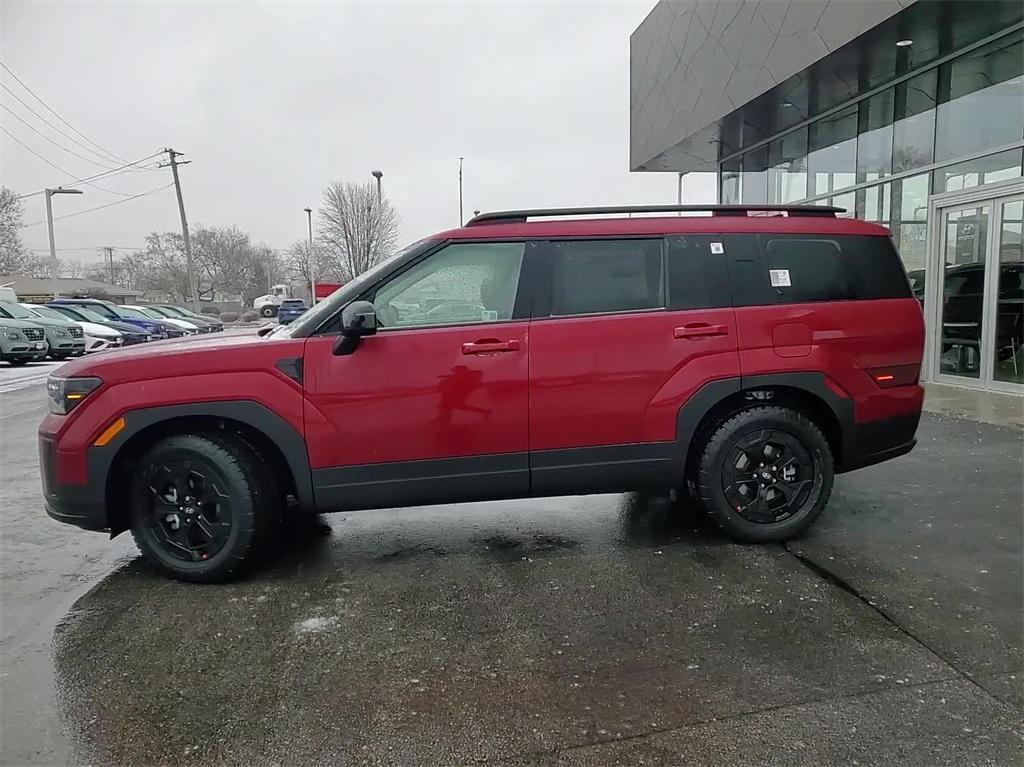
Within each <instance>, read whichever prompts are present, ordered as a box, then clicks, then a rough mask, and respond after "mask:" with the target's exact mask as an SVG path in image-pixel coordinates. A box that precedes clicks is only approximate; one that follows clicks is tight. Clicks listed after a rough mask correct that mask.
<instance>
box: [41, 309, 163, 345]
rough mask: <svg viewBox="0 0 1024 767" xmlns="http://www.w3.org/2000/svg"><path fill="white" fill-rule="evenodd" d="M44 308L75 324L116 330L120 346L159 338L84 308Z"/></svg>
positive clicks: (136, 327) (136, 326)
mask: <svg viewBox="0 0 1024 767" xmlns="http://www.w3.org/2000/svg"><path fill="white" fill-rule="evenodd" d="M46 308H47V309H52V310H53V311H55V312H60V313H61V314H63V315H64V316H65V317H67V318H69V319H71V320H74V321H75V322H91V323H93V324H96V325H101V326H103V327H105V328H109V329H110V330H116V331H117V332H118V333H120V334H121V345H122V346H132V345H134V344H141V343H145V342H146V341H155V340H156V339H157V338H159V336H156V335H153V334H151V333H147V332H146V331H145V330H143V329H142V328H140V327H139V326H138V325H132V324H131V323H128V322H120V321H119V320H111V319H108V318H107V317H104V316H102V315H100V314H97V313H96V312H94V311H92V310H91V309H89V308H88V307H86V306H73V305H69V304H46Z"/></svg>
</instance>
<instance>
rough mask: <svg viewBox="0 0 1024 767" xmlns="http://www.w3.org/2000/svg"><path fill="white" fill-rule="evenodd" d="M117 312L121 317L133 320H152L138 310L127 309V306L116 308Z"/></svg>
mask: <svg viewBox="0 0 1024 767" xmlns="http://www.w3.org/2000/svg"><path fill="white" fill-rule="evenodd" d="M117 312H118V314H120V315H121V316H122V317H129V318H130V319H133V320H151V319H153V318H152V317H150V316H149V315H148V314H143V313H142V312H140V311H139V310H138V309H129V308H128V307H127V306H119V307H117Z"/></svg>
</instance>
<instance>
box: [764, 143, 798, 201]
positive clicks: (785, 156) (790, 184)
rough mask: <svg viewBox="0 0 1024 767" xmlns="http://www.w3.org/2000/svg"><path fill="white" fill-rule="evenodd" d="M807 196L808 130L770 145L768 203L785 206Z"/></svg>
mask: <svg viewBox="0 0 1024 767" xmlns="http://www.w3.org/2000/svg"><path fill="white" fill-rule="evenodd" d="M806 196H807V128H801V129H799V130H795V131H793V132H792V133H787V134H786V135H785V136H782V137H781V138H777V139H775V140H774V141H772V142H771V143H769V144H768V202H770V203H778V204H785V203H791V202H796V201H797V200H802V199H804V198H805V197H806Z"/></svg>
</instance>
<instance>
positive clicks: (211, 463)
mask: <svg viewBox="0 0 1024 767" xmlns="http://www.w3.org/2000/svg"><path fill="white" fill-rule="evenodd" d="M279 505H280V498H279V495H278V493H277V487H276V483H275V481H274V477H273V475H272V474H270V473H269V472H268V471H267V469H266V464H265V463H264V462H263V461H262V460H261V459H260V458H259V456H258V455H256V454H255V453H254V451H253V450H252V448H250V447H249V445H247V444H246V443H245V442H243V441H241V440H235V439H231V438H230V437H228V436H222V435H216V436H213V435H205V434H204V435H191V434H190V435H184V434H182V435H176V436H172V437H167V438H165V439H163V440H161V441H160V442H158V443H156V444H155V445H153V446H152V447H151V448H150V449H149V450H148V451H147V453H146V454H145V456H144V457H143V459H142V461H141V462H140V464H139V470H138V471H137V472H136V473H135V479H134V482H133V486H132V489H131V520H132V522H131V529H132V535H133V537H134V538H135V542H136V544H137V545H138V547H139V549H140V551H142V553H143V554H144V555H145V556H146V558H147V559H148V560H149V561H150V562H151V563H152V564H153V565H154V566H155V567H157V568H158V569H159V570H161V571H162V572H164V573H165V574H167V575H170V576H171V577H174V578H178V579H180V580H186V581H195V582H199V583H212V582H216V581H222V580H226V579H228V578H230V577H232V576H233V575H235V574H236V573H238V572H239V571H240V570H242V569H243V568H244V567H245V566H247V565H249V564H250V563H251V562H252V561H253V560H254V559H255V558H257V557H258V555H259V554H261V553H262V552H263V551H264V550H265V549H266V547H267V546H268V545H269V543H270V542H271V541H272V540H273V538H274V536H275V534H276V527H277V520H278V518H279V515H280V509H279V508H278V507H279Z"/></svg>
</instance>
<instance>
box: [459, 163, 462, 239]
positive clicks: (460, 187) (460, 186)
mask: <svg viewBox="0 0 1024 767" xmlns="http://www.w3.org/2000/svg"><path fill="white" fill-rule="evenodd" d="M462 221H463V218H462V158H461V157H460V158H459V226H462Z"/></svg>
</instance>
